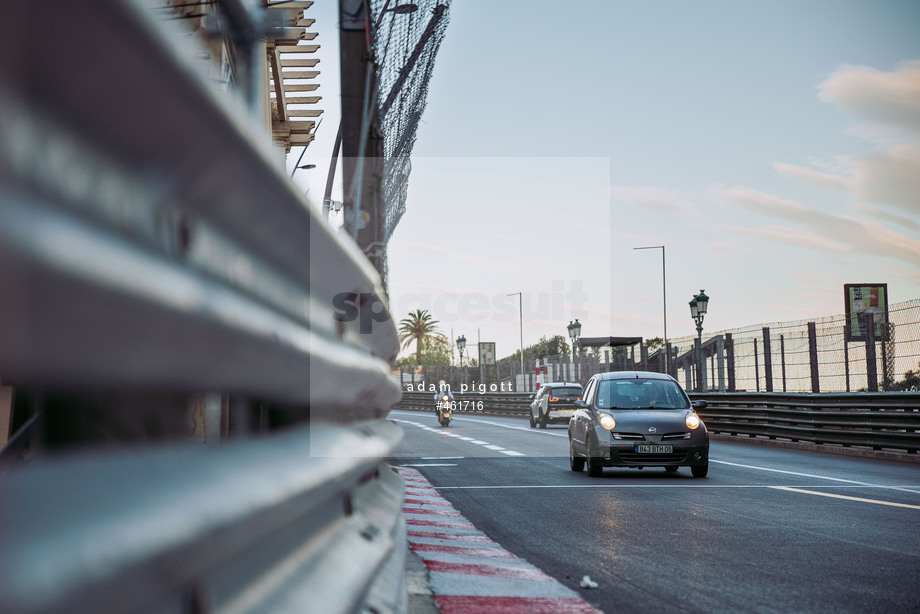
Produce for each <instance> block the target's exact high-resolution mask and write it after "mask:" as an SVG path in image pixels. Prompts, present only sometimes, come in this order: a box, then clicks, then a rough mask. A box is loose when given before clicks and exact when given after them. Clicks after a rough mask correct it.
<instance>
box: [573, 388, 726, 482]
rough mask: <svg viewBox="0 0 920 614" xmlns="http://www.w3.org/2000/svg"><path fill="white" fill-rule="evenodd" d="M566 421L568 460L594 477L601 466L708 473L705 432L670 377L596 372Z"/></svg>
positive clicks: (699, 403) (575, 468) (701, 403)
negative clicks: (567, 425) (679, 469)
mask: <svg viewBox="0 0 920 614" xmlns="http://www.w3.org/2000/svg"><path fill="white" fill-rule="evenodd" d="M582 399H583V400H582V401H578V402H576V403H575V405H576V409H575V413H574V414H573V416H572V418H571V420H570V422H569V463H570V465H571V468H572V471H581V470H582V469H583V468H584V467H585V465H587V467H588V475H590V476H592V477H596V476H598V475H600V474H601V472H602V471H603V468H604V467H640V468H641V467H664V468H665V469H666V470H667V471H677V469H678V468H679V467H690V471H691V473H692V474H693V477H697V478H704V477H706V475H707V473H709V433H708V432H707V431H706V425H704V424H703V421H702V420H700V418H699V416H697V414H696V410H695V408H697V407H698V408H700V409H702V408H704V407H706V401H697V403H695V404H694V403H691V402H690V397H688V396H687V393H686V392H684V389H683V388H681V387H680V384H678V383H677V380H675V379H674V378H673V377H670V376H669V375H664V374H661V373H651V372H644V371H625V372H617V373H599V374H597V375H595V376H594V377H592V378H591V379H590V380H589V381H588V385H587V386H585V391H584V396H583V397H582Z"/></svg>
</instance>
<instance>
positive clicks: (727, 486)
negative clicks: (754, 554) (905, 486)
mask: <svg viewBox="0 0 920 614" xmlns="http://www.w3.org/2000/svg"><path fill="white" fill-rule="evenodd" d="M435 488H436V490H490V489H494V490H520V489H525V488H716V489H718V488H722V489H726V490H730V489H733V488H746V489H767V488H780V489H786V490H789V489H795V488H800V487H799V486H770V485H766V484H697V483H693V484H528V485H512V484H506V485H488V486H436V487H435ZM808 488H825V489H826V488H837V489H855V488H880V489H881V488H886V489H888V488H892V487H891V486H861V485H854V486H828V485H826V484H816V485H814V486H808ZM908 492H913V491H908Z"/></svg>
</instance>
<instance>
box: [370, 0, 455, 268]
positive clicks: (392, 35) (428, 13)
mask: <svg viewBox="0 0 920 614" xmlns="http://www.w3.org/2000/svg"><path fill="white" fill-rule="evenodd" d="M408 7H413V9H414V10H411V11H407V9H408ZM370 8H371V11H370V14H371V19H372V22H373V23H374V27H373V28H372V29H371V32H372V38H373V40H372V45H373V49H374V55H375V57H376V58H377V60H378V64H377V92H378V94H377V100H376V106H377V114H378V117H379V118H380V126H379V128H380V132H381V134H382V135H383V157H384V162H383V164H384V167H383V182H382V190H383V202H384V211H383V218H384V219H383V245H384V246H385V245H386V244H387V243H388V242H389V240H390V237H391V236H392V235H393V231H394V230H395V229H396V225H397V224H398V223H399V220H400V218H402V215H403V213H405V211H406V197H407V193H408V184H409V174H410V173H411V172H412V162H411V159H410V155H411V154H412V148H413V146H414V145H415V137H416V133H417V131H418V124H419V121H421V118H422V113H423V112H424V111H425V106H426V103H427V99H428V83H429V81H430V80H431V75H432V72H433V70H434V63H435V57H436V56H437V53H438V49H439V48H440V46H441V41H443V40H444V34H445V32H446V30H447V23H448V21H449V17H450V15H449V9H450V0H420V1H417V2H415V3H413V4H403V5H400V4H398V3H397V2H395V0H372V1H371V3H370ZM397 13H401V14H399V15H397ZM383 262H384V278H386V277H387V275H386V266H387V265H386V259H385V258H384V261H383Z"/></svg>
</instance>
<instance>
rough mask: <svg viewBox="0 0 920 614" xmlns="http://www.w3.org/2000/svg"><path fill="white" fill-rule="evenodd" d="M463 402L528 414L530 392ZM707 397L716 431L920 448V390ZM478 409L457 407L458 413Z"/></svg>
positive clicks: (418, 396) (704, 413)
mask: <svg viewBox="0 0 920 614" xmlns="http://www.w3.org/2000/svg"><path fill="white" fill-rule="evenodd" d="M432 396H433V393H427V392H404V393H403V398H402V400H400V402H399V403H398V404H397V405H396V408H397V409H408V410H420V411H430V410H431V409H432V407H433V403H434V402H433V400H432ZM455 396H456V398H457V401H458V402H459V403H461V404H462V403H463V402H464V401H481V402H482V404H483V409H482V410H481V411H480V410H476V411H479V413H490V414H505V415H517V416H520V415H527V412H528V409H529V407H530V398H531V395H530V394H529V393H493V394H488V393H487V394H478V393H469V394H457V395H455ZM690 397H691V398H692V399H693V400H701V399H705V400H706V401H707V403H708V407H707V408H706V409H702V410H699V411H698V413H699V414H700V416H701V417H702V418H703V420H704V422H705V423H706V428H708V429H709V431H710V432H713V433H725V434H729V435H737V436H749V437H766V438H768V439H787V440H791V441H804V442H809V443H814V444H834V445H842V446H860V447H867V448H872V449H875V450H881V449H890V450H898V451H902V452H906V453H911V454H913V453H916V452H918V451H920V393H916V392H913V393H912V392H885V393H850V394H843V393H839V394H837V393H828V394H805V393H802V394H779V393H758V394H753V393H716V392H711V393H703V394H699V393H692V394H691V395H690ZM464 413H475V411H473V410H466V411H464V410H459V409H458V412H457V415H463V414H464Z"/></svg>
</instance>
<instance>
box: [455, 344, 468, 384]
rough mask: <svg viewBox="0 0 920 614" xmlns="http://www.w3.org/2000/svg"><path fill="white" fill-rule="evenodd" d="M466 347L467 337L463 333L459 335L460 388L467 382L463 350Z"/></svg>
mask: <svg viewBox="0 0 920 614" xmlns="http://www.w3.org/2000/svg"><path fill="white" fill-rule="evenodd" d="M465 349H466V337H464V336H463V335H462V334H461V335H460V336H459V337H457V353H458V354H460V390H463V386H464V385H465V384H466V378H465V377H464V375H465V373H464V372H463V350H465Z"/></svg>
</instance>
